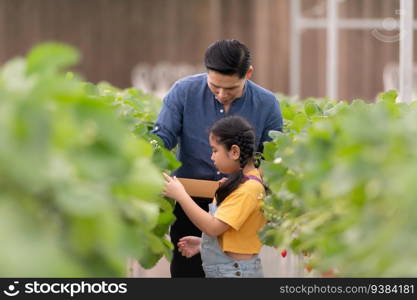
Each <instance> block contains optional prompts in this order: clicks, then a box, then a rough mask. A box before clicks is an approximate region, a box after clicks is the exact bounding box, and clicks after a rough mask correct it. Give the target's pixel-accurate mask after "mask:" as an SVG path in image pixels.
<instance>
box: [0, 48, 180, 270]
mask: <svg viewBox="0 0 417 300" xmlns="http://www.w3.org/2000/svg"><path fill="white" fill-rule="evenodd" d="M78 57H79V54H78V52H77V51H76V50H75V49H73V48H72V47H70V46H67V45H63V44H56V43H48V44H43V45H39V46H37V47H35V48H34V49H33V50H32V51H31V52H30V53H29V54H28V56H27V57H26V58H15V59H13V60H11V61H9V62H7V63H6V64H5V65H4V66H3V67H2V68H1V69H0V128H1V130H0V190H1V193H0V236H1V237H2V243H1V244H2V246H1V248H0V275H1V276H7V277H19V276H22V277H41V276H46V277H68V276H71V277H84V276H88V277H99V276H106V277H113V276H125V275H126V258H127V257H135V258H137V259H138V260H139V262H140V263H141V264H142V265H143V266H144V267H146V268H150V267H152V266H153V265H154V264H155V263H156V262H157V261H158V260H159V259H160V258H161V256H162V255H165V256H166V257H167V258H168V259H170V258H171V252H172V248H173V247H172V244H171V243H170V242H169V241H168V240H166V239H165V234H166V233H167V231H168V228H169V225H170V224H171V223H172V222H173V221H174V216H173V214H172V210H173V206H172V202H169V201H168V200H166V199H164V198H163V197H161V191H162V186H163V178H162V176H161V170H172V169H174V168H176V167H177V166H178V164H179V163H178V162H177V161H176V159H175V158H174V156H173V154H172V153H171V152H168V151H166V150H165V149H163V147H161V145H162V144H161V141H160V140H158V139H157V137H155V136H153V135H150V134H149V133H148V129H149V128H151V127H152V120H155V119H156V114H157V113H158V110H159V105H160V102H161V101H160V100H158V99H153V98H152V97H150V96H148V95H144V94H142V93H140V92H139V91H137V90H135V89H127V90H118V89H116V88H114V87H111V86H110V85H108V84H105V83H102V84H99V85H97V86H96V85H93V84H90V83H85V82H83V81H82V79H81V78H80V77H79V76H78V75H77V74H73V73H67V74H65V73H64V70H65V68H67V67H70V66H72V65H73V64H75V63H76V62H77V60H78Z"/></svg>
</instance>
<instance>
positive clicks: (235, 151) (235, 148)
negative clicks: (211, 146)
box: [229, 145, 240, 160]
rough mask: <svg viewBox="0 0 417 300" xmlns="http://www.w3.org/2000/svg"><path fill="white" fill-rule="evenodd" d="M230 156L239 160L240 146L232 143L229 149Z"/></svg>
mask: <svg viewBox="0 0 417 300" xmlns="http://www.w3.org/2000/svg"><path fill="white" fill-rule="evenodd" d="M229 155H230V158H231V159H233V160H239V157H240V148H239V146H238V145H232V147H230V150H229Z"/></svg>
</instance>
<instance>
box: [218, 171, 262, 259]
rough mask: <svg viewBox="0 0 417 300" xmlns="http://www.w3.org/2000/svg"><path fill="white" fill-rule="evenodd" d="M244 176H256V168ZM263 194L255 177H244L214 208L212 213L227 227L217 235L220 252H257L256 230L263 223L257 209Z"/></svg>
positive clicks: (257, 173) (258, 244) (258, 247)
mask: <svg viewBox="0 0 417 300" xmlns="http://www.w3.org/2000/svg"><path fill="white" fill-rule="evenodd" d="M245 175H255V176H256V177H258V178H261V177H260V174H259V171H258V169H254V170H252V171H250V172H248V173H247V174H245ZM264 197H265V189H264V186H263V185H262V184H261V183H260V182H258V181H257V180H253V179H251V180H247V181H245V182H244V183H242V184H241V185H240V186H239V187H238V188H237V189H236V190H234V191H233V192H232V193H230V195H229V196H227V197H226V199H224V200H223V202H222V203H221V204H220V206H219V207H218V208H217V211H216V213H215V214H214V216H215V217H216V218H217V219H219V220H221V221H223V222H225V223H227V224H228V225H229V226H230V228H229V229H228V230H226V231H225V232H224V233H223V234H222V235H220V236H219V237H218V240H219V244H220V247H221V248H222V250H223V251H229V252H234V253H241V254H256V253H259V251H260V249H261V246H262V243H261V241H260V240H259V237H258V231H259V230H260V229H261V228H262V227H263V226H264V225H265V224H266V219H265V217H264V215H263V214H262V212H261V205H262V202H263V200H264Z"/></svg>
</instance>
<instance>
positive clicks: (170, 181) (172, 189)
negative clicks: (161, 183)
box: [162, 173, 188, 201]
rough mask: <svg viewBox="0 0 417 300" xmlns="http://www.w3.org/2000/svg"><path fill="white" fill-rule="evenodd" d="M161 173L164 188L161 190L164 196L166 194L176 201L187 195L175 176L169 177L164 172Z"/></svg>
mask: <svg viewBox="0 0 417 300" xmlns="http://www.w3.org/2000/svg"><path fill="white" fill-rule="evenodd" d="M162 175H163V176H164V178H165V188H164V192H163V195H164V196H167V197H169V198H171V199H174V200H176V201H180V200H181V199H183V198H184V197H186V196H188V194H187V192H186V191H185V188H184V186H183V185H182V183H181V182H180V181H179V180H178V179H177V177H175V176H174V177H171V176H169V175H167V174H165V173H162Z"/></svg>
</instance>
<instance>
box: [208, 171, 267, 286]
mask: <svg viewBox="0 0 417 300" xmlns="http://www.w3.org/2000/svg"><path fill="white" fill-rule="evenodd" d="M248 179H249V178H248ZM250 179H252V176H250ZM253 179H255V178H253ZM256 179H257V178H256ZM258 181H259V180H258ZM216 210H217V206H216V205H215V204H214V203H211V204H210V205H209V213H210V214H211V215H214V213H215V212H216ZM201 238H202V240H201V260H202V261H203V269H204V272H205V273H206V277H235V278H243V277H264V276H263V271H262V264H261V259H260V258H259V255H258V254H256V255H254V257H253V258H251V259H250V260H234V259H232V258H231V257H229V256H227V255H226V254H225V253H224V252H223V251H222V249H221V248H220V245H219V242H218V240H217V237H210V236H208V235H206V234H205V233H203V234H202V236H201Z"/></svg>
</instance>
